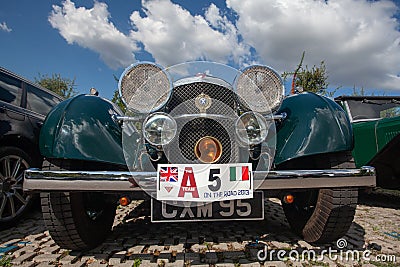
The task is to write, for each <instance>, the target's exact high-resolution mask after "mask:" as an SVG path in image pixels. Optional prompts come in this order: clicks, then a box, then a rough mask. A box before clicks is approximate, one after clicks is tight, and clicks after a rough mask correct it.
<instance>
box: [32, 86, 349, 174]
mask: <svg viewBox="0 0 400 267" xmlns="http://www.w3.org/2000/svg"><path fill="white" fill-rule="evenodd" d="M283 112H285V113H286V114H287V117H286V119H285V120H283V121H282V122H281V124H280V125H278V128H277V129H278V133H277V149H276V154H275V164H280V163H282V162H285V161H288V160H290V159H294V158H298V157H303V156H309V155H315V154H320V153H329V152H338V151H350V150H352V147H353V135H352V129H351V125H350V122H349V119H348V117H347V115H346V113H345V112H344V111H343V109H342V108H341V107H340V106H339V105H337V104H336V103H335V102H334V101H332V100H330V99H328V98H326V97H322V96H319V95H316V94H312V93H303V94H299V95H294V96H290V97H287V98H286V99H285V100H284V101H283V103H282V106H281V108H280V109H279V111H278V112H277V113H278V114H279V113H283ZM113 114H117V115H122V114H121V111H120V110H119V109H118V108H117V107H116V106H115V105H114V104H113V103H111V102H110V101H108V100H105V99H102V98H100V97H96V96H89V95H80V96H76V97H74V98H71V99H68V100H66V101H64V102H62V103H60V104H59V105H57V106H56V107H55V108H54V109H53V110H52V111H51V112H50V113H49V115H48V116H47V118H46V120H45V122H44V125H43V127H42V130H41V135H40V150H41V153H42V154H43V156H45V157H47V158H67V159H77V160H89V161H99V162H107V163H113V164H118V165H126V161H125V159H124V153H123V149H122V140H121V139H122V130H121V127H120V125H119V124H118V122H117V121H115V120H114V119H113V118H112V115H113ZM125 138H126V137H125ZM130 138H134V139H135V140H132V141H131V142H129V143H132V148H131V149H130V151H131V153H132V155H136V156H137V155H138V154H137V151H138V150H139V148H138V147H137V145H135V144H139V143H140V135H136V134H132V136H131V137H130ZM129 161H132V162H130V163H129V164H132V163H133V162H135V159H134V158H132V159H130V160H129ZM304 168H305V169H306V168H307V166H304Z"/></svg>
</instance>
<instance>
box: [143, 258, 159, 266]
mask: <svg viewBox="0 0 400 267" xmlns="http://www.w3.org/2000/svg"><path fill="white" fill-rule="evenodd" d="M156 266H157V267H158V265H157V263H156V262H150V260H142V263H141V264H140V267H156Z"/></svg>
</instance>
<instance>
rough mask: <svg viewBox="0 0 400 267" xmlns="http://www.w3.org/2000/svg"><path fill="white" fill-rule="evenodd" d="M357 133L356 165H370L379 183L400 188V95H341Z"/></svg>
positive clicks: (380, 185) (355, 147) (337, 100)
mask: <svg viewBox="0 0 400 267" xmlns="http://www.w3.org/2000/svg"><path fill="white" fill-rule="evenodd" d="M335 100H336V102H338V103H340V104H341V105H342V106H343V108H344V109H345V110H346V112H347V114H348V115H349V118H350V120H351V123H352V126H353V132H354V150H353V157H354V161H355V164H356V166H357V167H360V166H363V165H370V166H373V167H375V169H376V173H377V181H376V182H377V186H379V187H382V188H387V189H400V96H340V97H337V98H335Z"/></svg>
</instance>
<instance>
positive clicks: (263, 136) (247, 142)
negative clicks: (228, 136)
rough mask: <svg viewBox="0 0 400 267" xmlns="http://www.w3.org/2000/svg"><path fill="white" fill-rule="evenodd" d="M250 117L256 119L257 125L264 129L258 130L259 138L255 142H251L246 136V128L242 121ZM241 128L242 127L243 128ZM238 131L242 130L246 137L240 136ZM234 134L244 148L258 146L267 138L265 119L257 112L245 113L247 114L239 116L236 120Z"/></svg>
mask: <svg viewBox="0 0 400 267" xmlns="http://www.w3.org/2000/svg"><path fill="white" fill-rule="evenodd" d="M251 115H253V116H254V117H255V118H256V119H257V122H258V124H261V127H264V129H260V137H259V138H258V139H257V140H256V141H251V139H250V137H249V136H248V132H247V127H246V125H245V123H244V122H243V119H244V118H245V117H246V116H251ZM241 126H244V128H243V127H241ZM261 127H260V128H261ZM240 130H242V131H243V130H244V131H245V132H246V135H245V136H243V135H242V134H240V132H239V131H240ZM235 133H236V137H237V139H238V141H239V143H240V144H241V145H245V146H248V145H250V146H252V145H259V144H261V143H263V142H264V141H265V139H266V138H267V136H268V122H267V119H266V118H265V117H264V116H263V115H262V114H261V113H259V112H254V111H247V112H245V113H243V114H241V115H240V116H239V117H238V118H237V119H236V122H235Z"/></svg>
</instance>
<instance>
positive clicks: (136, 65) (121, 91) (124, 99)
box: [118, 61, 173, 114]
mask: <svg viewBox="0 0 400 267" xmlns="http://www.w3.org/2000/svg"><path fill="white" fill-rule="evenodd" d="M145 66H151V67H153V68H155V69H157V70H158V72H156V73H153V75H156V74H158V73H162V74H163V75H165V77H166V79H167V80H168V85H167V86H168V91H166V92H165V93H166V95H167V96H166V98H165V100H164V101H162V102H161V103H159V104H158V105H156V106H154V107H153V108H152V109H149V110H139V109H136V108H133V107H131V106H130V103H131V101H130V100H131V99H132V96H131V97H130V99H127V97H126V94H124V89H123V81H124V78H125V77H126V76H127V75H128V74H129V73H130V72H131V71H133V70H134V69H135V68H139V67H145ZM153 75H151V76H150V77H152V76H153ZM150 77H149V78H148V79H147V80H145V81H143V82H142V83H141V84H140V85H139V86H138V87H137V88H136V90H138V89H140V88H142V86H143V85H145V84H146V82H148V81H149V80H151V78H150ZM172 89H173V81H172V78H171V76H170V74H169V73H168V72H167V71H166V69H165V68H163V67H162V66H161V65H159V64H157V63H154V62H150V61H140V62H136V63H133V64H131V65H130V66H128V67H127V68H126V69H125V70H124V71H123V72H122V74H121V76H120V78H119V81H118V93H119V96H120V97H121V100H122V102H123V103H124V104H125V106H126V107H127V109H128V110H131V111H133V112H134V113H140V114H146V113H153V112H157V111H158V110H160V109H161V108H162V107H163V106H165V105H166V103H167V102H168V100H169V99H170V98H171V95H172ZM128 98H129V97H128Z"/></svg>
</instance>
